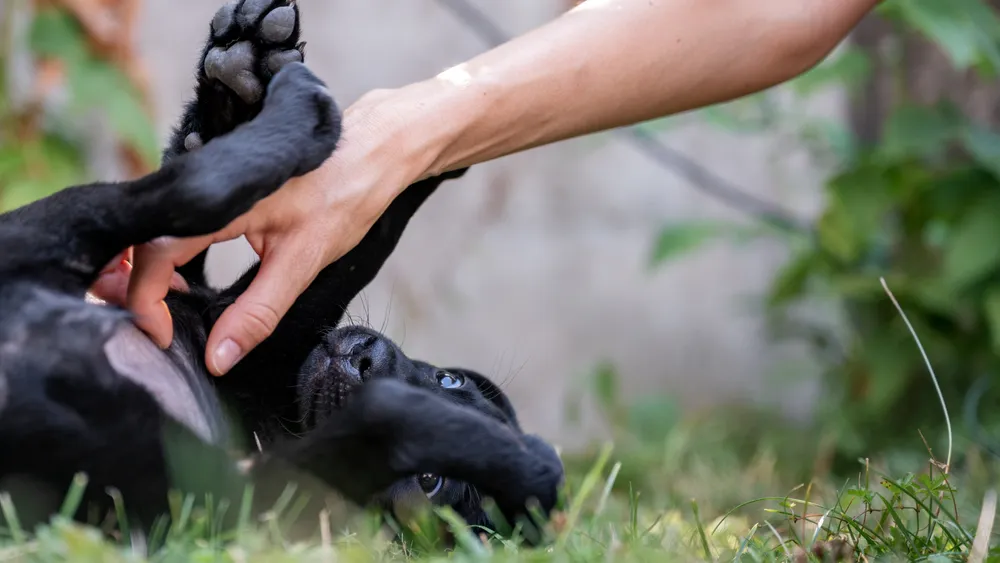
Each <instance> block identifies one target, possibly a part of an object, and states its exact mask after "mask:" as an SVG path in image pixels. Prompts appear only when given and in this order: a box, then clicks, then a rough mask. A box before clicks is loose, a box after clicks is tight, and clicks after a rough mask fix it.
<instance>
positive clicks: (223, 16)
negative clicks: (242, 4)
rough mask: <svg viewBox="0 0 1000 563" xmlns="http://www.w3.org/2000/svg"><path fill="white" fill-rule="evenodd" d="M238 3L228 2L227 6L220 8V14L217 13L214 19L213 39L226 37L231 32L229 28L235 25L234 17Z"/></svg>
mask: <svg viewBox="0 0 1000 563" xmlns="http://www.w3.org/2000/svg"><path fill="white" fill-rule="evenodd" d="M236 4H237V2H236V1H235V0H233V1H232V2H228V3H227V4H226V5H225V6H223V7H221V8H219V11H218V12H215V17H214V18H212V37H215V38H219V37H222V36H223V35H225V33H226V32H227V31H229V27H230V26H231V25H233V15H234V13H235V12H236Z"/></svg>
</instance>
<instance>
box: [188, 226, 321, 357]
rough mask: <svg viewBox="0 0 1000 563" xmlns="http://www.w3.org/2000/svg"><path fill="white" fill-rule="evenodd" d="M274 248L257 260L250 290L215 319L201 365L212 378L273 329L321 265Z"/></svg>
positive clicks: (315, 259) (314, 258)
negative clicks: (257, 267)
mask: <svg viewBox="0 0 1000 563" xmlns="http://www.w3.org/2000/svg"><path fill="white" fill-rule="evenodd" d="M314 247H315V245H307V246H305V247H303V248H305V249H309V250H306V251H305V253H306V254H307V255H306V256H303V252H291V251H290V249H288V248H285V249H284V250H278V249H275V250H274V251H272V252H270V253H268V254H266V255H265V256H264V257H263V258H262V259H261V265H260V270H259V271H258V272H257V276H256V277H255V278H254V280H253V282H252V283H251V284H250V287H249V288H247V290H246V291H245V292H243V294H242V295H241V296H240V297H239V298H238V299H237V300H236V302H235V303H233V304H232V305H230V306H229V308H227V309H226V310H225V311H224V312H223V313H222V316H220V317H219V320H218V321H217V322H216V323H215V327H214V328H213V329H212V333H211V334H210V335H209V337H208V346H207V350H206V355H205V362H206V364H207V365H208V368H209V370H210V371H211V372H212V373H213V374H214V375H216V376H221V375H225V374H226V373H228V372H229V370H231V369H232V367H233V366H234V365H236V363H237V362H239V361H240V360H242V359H243V358H244V357H245V356H246V355H247V354H248V353H249V352H250V351H251V350H253V349H254V348H255V347H256V346H257V345H258V344H260V343H261V342H263V341H264V339H266V338H267V337H268V336H270V335H271V333H273V332H274V329H275V328H277V326H278V323H279V322H280V321H281V319H282V317H284V316H285V313H287V312H288V310H289V309H290V308H291V306H292V304H293V303H294V302H295V300H296V299H297V298H298V297H299V295H301V294H302V292H303V291H304V290H305V288H306V287H308V286H309V284H310V283H312V281H313V280H314V279H315V278H316V275H317V274H318V273H319V271H320V269H321V268H322V266H321V265H320V261H319V260H318V256H315V255H313V254H312V253H311V251H310V250H311V248H314Z"/></svg>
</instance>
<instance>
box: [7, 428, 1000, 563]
mask: <svg viewBox="0 0 1000 563" xmlns="http://www.w3.org/2000/svg"><path fill="white" fill-rule="evenodd" d="M726 428H729V429H731V430H733V432H732V434H731V435H733V436H738V433H737V432H735V428H736V427H735V426H732V425H730V424H729V423H724V422H717V423H715V424H714V425H711V424H709V425H705V424H702V423H700V422H699V421H698V420H691V421H686V422H684V423H682V424H680V425H678V426H677V427H676V428H675V429H674V430H672V431H671V432H670V433H669V435H668V436H667V437H666V439H665V440H663V441H662V442H660V443H659V444H658V445H653V444H651V443H645V444H641V445H631V446H626V447H625V449H619V450H611V449H610V448H609V447H605V448H601V449H595V450H593V451H591V452H584V453H582V454H579V455H576V456H572V457H567V458H566V464H567V468H568V471H569V475H568V479H567V484H566V487H565V502H564V505H563V506H562V507H561V510H560V511H559V512H558V513H556V514H555V516H554V517H553V518H552V520H551V522H550V523H549V525H548V526H547V528H546V533H547V536H548V537H547V541H546V542H545V544H544V545H543V546H542V547H540V548H535V549H529V548H525V547H522V546H519V545H517V542H516V541H514V542H510V541H508V542H504V541H499V540H493V541H489V542H486V543H484V542H483V541H482V540H481V539H480V537H479V531H477V530H469V529H468V528H466V527H465V526H463V525H462V524H461V523H460V522H458V521H455V520H453V519H452V520H449V515H447V514H441V515H438V516H437V517H436V518H437V520H436V521H437V522H443V523H444V524H445V525H447V526H450V527H451V530H452V531H453V532H454V533H456V535H457V537H458V546H457V548H456V549H455V550H454V551H453V552H450V553H449V552H445V551H444V550H442V549H440V548H438V547H437V545H440V544H439V543H437V542H438V540H439V537H438V536H437V535H436V534H434V533H432V532H428V531H426V530H428V529H431V527H425V528H424V529H423V531H418V532H415V533H414V535H413V536H411V540H410V542H409V543H408V544H407V545H406V546H401V545H399V544H396V543H393V542H392V541H391V540H390V538H389V536H388V535H387V534H385V533H384V532H383V531H382V530H381V528H380V527H379V526H378V525H377V524H378V522H377V521H376V520H375V519H374V518H368V517H367V515H362V516H363V517H361V518H356V519H354V520H352V521H351V522H352V524H351V527H350V529H345V528H338V527H326V528H325V529H324V526H321V525H320V523H317V526H316V528H317V533H316V534H315V538H314V539H312V540H311V541H307V542H302V543H292V542H291V541H290V540H289V539H288V538H287V537H286V535H285V533H284V528H283V525H282V518H283V513H287V512H288V511H290V510H291V507H292V505H294V503H293V502H290V500H291V499H290V498H288V499H285V500H284V501H279V502H280V503H281V504H282V505H283V506H284V508H282V507H276V508H275V510H273V511H272V512H271V513H269V514H268V515H267V516H266V517H264V518H262V519H261V520H260V521H255V522H254V521H248V520H247V519H246V518H241V519H240V521H241V524H240V525H239V526H237V527H236V528H235V529H232V530H220V529H218V527H217V525H216V524H215V523H214V521H215V520H216V517H217V516H218V513H215V514H213V513H211V512H208V511H205V510H199V509H195V508H192V507H193V506H194V504H193V503H192V501H193V499H191V498H188V499H181V498H179V497H178V498H176V499H174V500H175V502H174V503H173V505H174V514H173V516H174V521H175V522H176V524H175V525H174V526H173V527H171V528H170V529H167V530H159V531H157V532H156V533H154V534H152V536H151V537H150V538H147V541H146V546H147V547H148V546H150V545H152V546H155V548H154V549H153V550H152V552H151V553H146V550H145V549H144V547H143V545H140V544H136V545H133V544H132V541H131V540H130V538H128V537H127V536H126V537H122V538H120V539H119V540H118V541H114V540H110V539H107V536H106V534H103V533H102V532H101V531H100V530H99V529H98V528H96V527H86V526H81V525H78V524H74V523H72V522H70V521H69V520H67V519H66V518H64V517H62V516H57V517H55V518H54V519H53V520H52V521H51V522H50V523H48V524H46V525H44V526H42V527H40V528H38V529H36V530H24V529H21V527H20V526H19V525H18V524H17V522H18V519H17V518H16V510H15V507H14V506H12V504H11V503H10V502H9V498H6V497H0V512H2V514H3V516H4V518H3V520H4V521H6V522H7V525H6V527H5V529H3V530H2V531H0V536H2V538H3V539H2V540H0V561H81V562H86V561H122V562H124V561H157V562H173V561H178V562H180V561H231V562H234V563H241V562H251V561H274V562H281V561H288V562H296V563H297V562H307V561H317V562H328V561H337V562H350V561H373V560H410V561H420V562H424V561H427V562H429V561H444V560H451V561H610V560H614V561H718V560H740V561H823V560H824V559H823V558H822V557H816V556H815V555H809V556H807V555H806V554H807V553H810V554H811V553H819V554H821V555H822V554H825V553H827V554H828V553H836V554H841V555H847V556H849V557H851V558H853V559H841V560H864V559H866V560H908V561H914V560H926V561H937V560H940V561H946V560H948V561H950V560H954V561H967V560H973V561H976V560H978V561H982V560H994V561H1000V549H998V548H995V547H994V548H992V549H991V550H988V553H986V554H985V555H986V556H987V557H986V558H985V559H983V558H980V559H970V553H971V552H972V550H973V546H974V545H976V544H977V542H976V538H977V534H978V535H979V537H980V541H979V543H980V544H982V543H983V542H984V539H985V541H986V542H987V544H988V545H991V544H992V543H994V542H992V541H990V540H991V539H992V533H991V532H992V522H991V519H992V514H993V510H995V498H996V497H995V494H992V493H991V492H990V487H991V485H992V478H993V477H992V476H993V474H994V472H995V469H996V468H997V466H996V464H995V463H994V461H993V460H990V459H987V458H985V457H984V456H982V455H980V454H979V453H978V451H977V450H976V449H975V448H970V449H968V450H967V451H962V452H960V454H961V455H956V460H955V464H956V467H957V468H958V469H957V470H953V471H952V472H951V473H950V474H947V475H946V474H945V473H944V472H943V466H944V464H943V463H939V462H937V461H935V460H933V459H928V460H926V463H925V464H922V466H921V467H919V468H915V471H913V472H907V473H903V474H901V475H898V476H895V477H893V476H889V475H887V474H886V471H887V469H886V468H887V467H888V466H890V465H893V462H891V461H890V460H888V459H885V460H881V461H878V462H876V461H871V460H869V461H867V462H864V463H859V471H858V472H857V474H856V475H855V476H853V477H852V478H851V479H845V480H843V481H837V480H835V478H834V477H833V476H832V475H827V476H825V477H814V478H812V479H810V480H808V481H803V482H799V483H795V482H794V476H795V474H796V473H799V470H796V469H794V468H795V466H796V465H807V466H812V465H813V464H812V460H811V459H810V460H809V461H810V463H806V464H802V463H800V462H802V461H805V460H803V459H801V455H802V451H803V450H801V449H800V448H797V447H789V448H787V449H786V450H784V451H779V450H776V449H774V448H773V447H772V446H769V445H766V444H764V445H759V447H757V448H746V447H745V444H742V443H740V441H739V440H738V439H732V441H729V442H727V441H726V440H721V439H720V438H719V436H720V432H722V431H724V430H725V429H726ZM775 431H776V432H777V430H775ZM789 445H791V443H789ZM740 449H745V451H747V452H752V454H751V455H749V456H735V457H734V456H733V451H734V450H735V451H739V450H740ZM796 455H799V456H800V458H799V459H797V458H796ZM807 457H811V456H807ZM666 459H669V462H667V463H662V461H663V460H666ZM896 463H899V462H896ZM903 463H906V462H903ZM83 486H86V483H85V480H83V479H81V480H80V481H78V482H77V483H76V484H75V486H74V487H73V488H72V489H71V491H70V493H69V495H67V502H66V503H65V505H64V511H63V512H64V513H65V514H69V513H71V512H72V510H73V508H74V507H75V504H74V503H78V502H79V497H80V491H81V487H83ZM761 491H763V492H765V494H761V495H759V496H750V494H749V493H756V492H761ZM734 498H741V501H739V502H736V503H731V501H732V500H733V499H734ZM74 499H75V500H74ZM990 499H993V500H990ZM730 503H731V504H730ZM984 505H985V506H986V507H987V509H988V510H985V511H984V510H983V507H984ZM991 507H992V508H991ZM239 508H240V507H233V509H234V510H238V509H239ZM223 509H224V508H223ZM984 515H985V516H984ZM981 520H982V521H984V522H987V524H986V528H988V529H985V530H983V531H979V532H977V528H978V527H980V526H981V524H980V521H981ZM827 560H837V559H827Z"/></svg>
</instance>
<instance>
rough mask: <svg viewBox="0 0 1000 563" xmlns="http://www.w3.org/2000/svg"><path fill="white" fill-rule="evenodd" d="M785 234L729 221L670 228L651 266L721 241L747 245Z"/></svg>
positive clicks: (662, 234) (658, 241)
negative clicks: (750, 242) (767, 237)
mask: <svg viewBox="0 0 1000 563" xmlns="http://www.w3.org/2000/svg"><path fill="white" fill-rule="evenodd" d="M774 234H782V233H781V232H779V231H776V230H775V229H774V228H773V227H771V226H769V225H749V226H748V225H738V224H735V223H728V222H725V221H690V222H681V223H674V224H672V225H667V226H665V227H663V228H662V229H661V230H660V233H659V235H658V236H657V238H656V244H654V245H653V252H652V255H651V256H650V267H656V266H659V265H661V264H663V263H664V262H666V261H668V260H674V259H677V258H679V257H681V256H683V255H684V254H686V253H689V252H692V251H694V250H695V249H697V248H700V247H701V246H703V245H705V244H707V243H709V242H711V241H713V240H718V239H721V238H726V239H728V240H729V241H730V242H735V243H744V242H749V241H752V240H756V239H758V238H760V237H762V236H766V235H774Z"/></svg>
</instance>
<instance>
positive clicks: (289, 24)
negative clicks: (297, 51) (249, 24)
mask: <svg viewBox="0 0 1000 563" xmlns="http://www.w3.org/2000/svg"><path fill="white" fill-rule="evenodd" d="M293 31H295V9H294V8H292V7H291V6H283V7H281V8H275V9H274V10H271V13H270V14H268V15H266V16H264V21H262V22H260V35H261V37H263V38H264V39H265V40H267V41H270V42H271V43H280V42H282V41H285V40H287V39H288V38H289V37H290V36H291V35H292V32H293Z"/></svg>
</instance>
